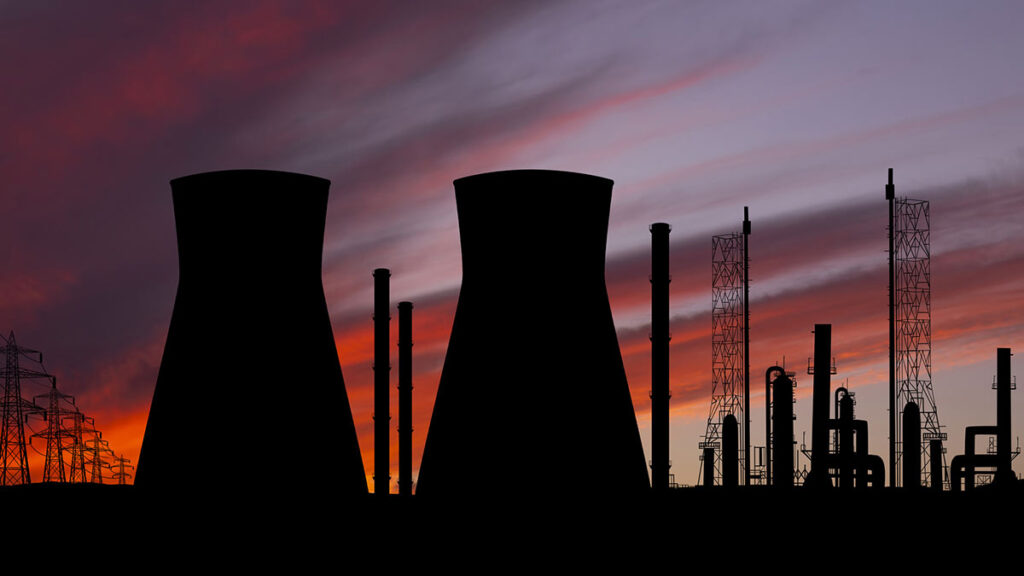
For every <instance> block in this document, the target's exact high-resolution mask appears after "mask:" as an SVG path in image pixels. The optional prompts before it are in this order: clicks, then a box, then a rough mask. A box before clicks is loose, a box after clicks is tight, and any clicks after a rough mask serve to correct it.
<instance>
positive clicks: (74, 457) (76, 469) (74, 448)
mask: <svg viewBox="0 0 1024 576" xmlns="http://www.w3.org/2000/svg"><path fill="white" fill-rule="evenodd" d="M70 420H71V468H70V472H71V475H70V476H69V477H68V481H69V482H71V483H76V482H79V483H85V482H87V480H86V475H85V438H84V433H83V432H84V424H87V423H89V424H91V423H92V418H89V417H88V416H86V415H85V414H82V413H81V412H79V411H77V410H76V411H75V412H73V413H71V415H70Z"/></svg>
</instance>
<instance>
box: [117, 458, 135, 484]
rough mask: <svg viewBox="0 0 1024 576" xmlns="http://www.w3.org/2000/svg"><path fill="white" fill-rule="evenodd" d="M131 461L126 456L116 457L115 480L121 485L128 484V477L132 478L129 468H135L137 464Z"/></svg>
mask: <svg viewBox="0 0 1024 576" xmlns="http://www.w3.org/2000/svg"><path fill="white" fill-rule="evenodd" d="M129 462H131V460H129V459H128V458H125V457H124V456H116V457H114V480H115V481H116V482H117V483H118V484H120V485H124V484H127V483H128V478H131V476H132V475H131V474H129V473H128V469H129V468H131V469H133V470H134V469H135V466H132V465H131V464H129Z"/></svg>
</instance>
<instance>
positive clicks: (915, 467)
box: [902, 402, 941, 490]
mask: <svg viewBox="0 0 1024 576" xmlns="http://www.w3.org/2000/svg"><path fill="white" fill-rule="evenodd" d="M902 438H903V487H904V488H909V489H911V490H916V489H917V488H920V487H921V410H920V409H919V408H918V407H917V404H916V403H914V402H907V405H906V406H904V407H903V436H902ZM940 477H941V476H940Z"/></svg>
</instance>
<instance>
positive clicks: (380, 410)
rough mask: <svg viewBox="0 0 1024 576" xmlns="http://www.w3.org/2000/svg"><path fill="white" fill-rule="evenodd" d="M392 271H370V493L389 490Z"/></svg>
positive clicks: (380, 269) (379, 494) (379, 269)
mask: <svg viewBox="0 0 1024 576" xmlns="http://www.w3.org/2000/svg"><path fill="white" fill-rule="evenodd" d="M390 278H391V271H390V270H388V269H387V268H377V269H376V270H374V271H373V434H374V438H373V440H374V442H373V492H374V493H375V494H377V495H378V496H380V497H386V496H387V495H388V492H390V490H391V442H390V439H391V356H390V346H391V342H390V340H391V294H390Z"/></svg>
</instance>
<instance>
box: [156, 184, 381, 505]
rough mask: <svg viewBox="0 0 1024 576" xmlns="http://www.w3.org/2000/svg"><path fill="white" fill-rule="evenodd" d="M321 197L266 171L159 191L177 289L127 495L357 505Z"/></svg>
mask: <svg viewBox="0 0 1024 576" xmlns="http://www.w3.org/2000/svg"><path fill="white" fill-rule="evenodd" d="M329 186H330V182H329V181H327V180H324V179H321V178H315V177H312V176H306V175H302V174H290V173H285V172H273V171H265V170H230V171H223V172H210V173H205V174H195V175H192V176H186V177H183V178H178V179H176V180H172V181H171V189H172V193H173V199H174V218H175V223H176V229H177V235H178V259H179V276H178V291H177V295H176V296H175V300H174V311H173V314H172V317H171V323H170V328H169V330H168V333H167V342H166V345H165V348H164V355H163V360H162V362H161V364H160V372H159V375H158V377H157V382H156V389H155V390H154V393H153V401H152V405H151V407H150V412H149V420H148V423H147V425H146V433H145V437H144V439H143V444H142V452H141V455H140V456H139V465H138V470H137V476H136V485H137V486H139V487H144V488H146V489H154V488H155V489H158V490H160V489H168V488H174V489H175V490H179V491H182V492H184V493H199V492H201V491H204V490H208V491H211V492H216V493H224V492H227V491H228V490H230V492H231V494H233V495H238V496H242V497H244V496H246V495H257V494H258V495H259V498H260V499H261V501H264V500H266V499H267V498H268V497H270V498H273V497H280V496H282V495H283V494H284V493H286V492H288V491H290V490H294V489H296V488H298V487H302V490H303V493H307V494H308V493H310V489H311V488H313V489H319V490H323V491H326V490H330V491H332V492H333V493H338V494H341V495H342V496H350V495H358V494H365V493H366V490H367V488H366V476H365V474H364V471H363V463H362V458H361V456H360V453H359V445H358V441H357V438H356V431H355V426H354V423H353V419H352V412H351V409H350V406H349V402H348V397H347V395H346V393H345V384H344V380H343V378H342V374H341V367H340V364H339V362H338V355H337V350H336V348H335V344H334V336H333V333H332V330H331V323H330V319H329V317H328V314H327V303H326V300H325V298H324V289H323V283H322V280H321V259H322V252H323V240H324V224H325V220H326V216H327V195H328V187H329ZM313 493H319V492H313Z"/></svg>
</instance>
